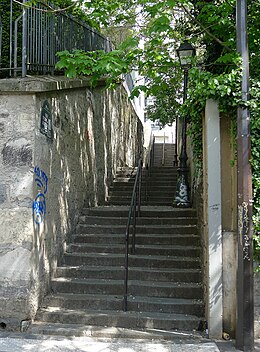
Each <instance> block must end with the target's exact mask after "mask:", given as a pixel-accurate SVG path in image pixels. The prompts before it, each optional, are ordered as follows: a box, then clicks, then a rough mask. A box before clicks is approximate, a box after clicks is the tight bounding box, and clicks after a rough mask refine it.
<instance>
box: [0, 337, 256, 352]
mask: <svg viewBox="0 0 260 352" xmlns="http://www.w3.org/2000/svg"><path fill="white" fill-rule="evenodd" d="M23 336H24V337H23ZM21 351H25V352H72V351H73V352H76V351H77V352H235V351H237V350H236V349H235V347H234V344H233V342H232V341H209V340H205V339H203V340H194V341H192V340H190V341H187V340H182V339H176V340H174V341H160V342H156V341H150V340H133V339H122V338H119V339H116V338H114V339H102V338H91V337H77V338H57V337H44V338H43V337H42V336H33V335H31V336H29V335H28V336H27V335H22V337H21V335H20V334H4V333H2V334H1V333H0V352H21ZM256 351H259V352H260V343H259V342H257V343H256Z"/></svg>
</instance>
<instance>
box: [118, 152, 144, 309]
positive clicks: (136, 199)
mask: <svg viewBox="0 0 260 352" xmlns="http://www.w3.org/2000/svg"><path fill="white" fill-rule="evenodd" d="M142 167H143V160H142V159H141V158H140V159H139V162H138V168H137V171H136V176H135V182H134V188H133V193H132V199H131V203H130V209H129V213H128V220H127V225H126V233H125V277H124V299H123V311H124V312H126V311H127V294H128V269H129V265H128V262H129V237H130V226H131V222H132V246H131V254H135V233H136V217H137V216H139V217H140V215H141V183H142ZM136 209H137V210H136Z"/></svg>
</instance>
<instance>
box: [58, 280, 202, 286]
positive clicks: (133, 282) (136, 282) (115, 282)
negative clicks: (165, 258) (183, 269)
mask: <svg viewBox="0 0 260 352" xmlns="http://www.w3.org/2000/svg"><path fill="white" fill-rule="evenodd" d="M52 282H68V283H79V284H80V283H81V284H88V285H89V284H105V285H108V284H110V285H111V284H113V285H122V283H123V282H124V280H123V279H121V280H114V279H100V278H99V279H82V278H66V277H57V278H54V279H52ZM128 283H129V285H130V286H131V285H138V286H146V287H191V288H194V287H200V286H201V284H200V283H197V282H191V283H190V282H170V281H160V282H153V281H140V280H128Z"/></svg>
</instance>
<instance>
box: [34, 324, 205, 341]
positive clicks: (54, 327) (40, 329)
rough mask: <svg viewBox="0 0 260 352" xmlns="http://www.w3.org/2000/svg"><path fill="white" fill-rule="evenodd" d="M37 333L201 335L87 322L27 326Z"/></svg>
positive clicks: (170, 337)
mask: <svg viewBox="0 0 260 352" xmlns="http://www.w3.org/2000/svg"><path fill="white" fill-rule="evenodd" d="M31 331H32V332H33V333H34V334H35V333H38V334H40V335H42V334H43V333H44V334H46V333H47V334H48V335H58V336H71V337H73V336H84V337H86V336H90V337H101V338H104V337H106V338H111V337H112V338H113V337H114V338H116V339H118V338H134V339H135V340H136V339H142V340H143V339H151V340H154V339H157V340H158V339H161V340H175V339H181V340H183V339H186V340H187V341H188V342H190V339H192V341H191V342H194V340H195V341H197V340H198V341H200V340H201V338H202V335H201V334H200V333H198V332H195V331H193V332H190V331H189V332H183V331H182V332H180V333H178V332H177V331H167V330H158V329H151V328H147V329H140V328H139V329H138V328H132V329H130V328H122V327H107V326H106V327H105V326H93V325H87V324H65V323H50V322H39V321H34V323H33V324H32V325H31V327H30V328H29V333H30V332H31Z"/></svg>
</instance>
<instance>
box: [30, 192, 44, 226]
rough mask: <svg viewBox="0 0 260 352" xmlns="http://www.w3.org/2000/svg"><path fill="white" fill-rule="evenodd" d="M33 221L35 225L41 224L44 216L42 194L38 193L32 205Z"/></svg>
mask: <svg viewBox="0 0 260 352" xmlns="http://www.w3.org/2000/svg"><path fill="white" fill-rule="evenodd" d="M32 211H33V220H34V222H35V223H36V224H41V223H42V222H43V220H44V217H45V214H46V200H45V195H44V194H43V193H39V194H38V195H37V197H36V198H35V200H34V201H33V205H32Z"/></svg>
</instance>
